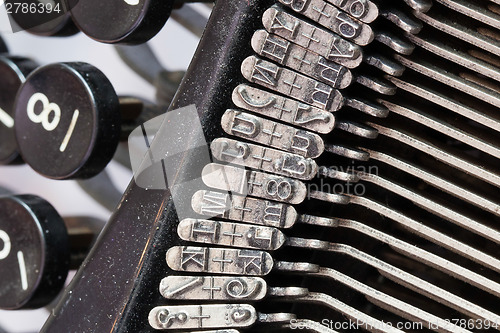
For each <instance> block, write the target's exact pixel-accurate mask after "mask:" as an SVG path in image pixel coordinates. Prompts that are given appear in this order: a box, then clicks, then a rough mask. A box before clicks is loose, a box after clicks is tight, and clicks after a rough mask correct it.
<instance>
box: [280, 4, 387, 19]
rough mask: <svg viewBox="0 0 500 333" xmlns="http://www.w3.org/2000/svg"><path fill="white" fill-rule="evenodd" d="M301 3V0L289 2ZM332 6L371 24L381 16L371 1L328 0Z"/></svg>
mask: <svg viewBox="0 0 500 333" xmlns="http://www.w3.org/2000/svg"><path fill="white" fill-rule="evenodd" d="M288 1H301V0H288ZM327 1H328V2H329V3H331V4H332V5H334V6H336V7H338V8H340V9H342V10H343V11H345V12H347V13H348V14H349V15H351V16H352V17H354V18H357V19H358V20H360V21H362V22H365V23H371V22H373V21H375V20H376V19H377V17H378V15H379V10H378V7H377V6H376V5H375V4H374V3H373V2H371V1H369V0H327Z"/></svg>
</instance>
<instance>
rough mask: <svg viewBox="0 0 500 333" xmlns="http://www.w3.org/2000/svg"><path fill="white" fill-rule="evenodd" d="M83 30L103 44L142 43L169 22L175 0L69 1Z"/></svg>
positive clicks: (75, 20) (74, 15) (72, 12)
mask: <svg viewBox="0 0 500 333" xmlns="http://www.w3.org/2000/svg"><path fill="white" fill-rule="evenodd" d="M67 1H68V4H69V7H70V10H71V14H72V16H73V20H74V22H75V23H76V25H77V26H78V28H80V30H81V31H82V32H83V33H85V34H86V35H88V36H89V37H91V38H93V39H95V40H97V41H99V42H102V43H125V44H140V43H144V42H146V41H148V40H149V39H150V38H152V37H153V36H154V35H156V34H157V33H158V32H159V31H160V30H161V28H162V27H163V25H164V24H165V22H166V21H167V19H168V17H169V15H170V12H171V10H172V6H173V4H174V1H173V0H106V1H103V0H85V1H80V0H67Z"/></svg>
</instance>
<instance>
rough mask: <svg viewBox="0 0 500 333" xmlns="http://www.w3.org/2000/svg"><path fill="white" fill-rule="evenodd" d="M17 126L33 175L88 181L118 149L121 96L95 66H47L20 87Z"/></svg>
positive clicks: (20, 148)
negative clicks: (119, 97) (33, 171)
mask: <svg viewBox="0 0 500 333" xmlns="http://www.w3.org/2000/svg"><path fill="white" fill-rule="evenodd" d="M15 124H16V125H15V133H16V138H17V143H18V147H19V151H20V153H21V155H22V157H23V160H24V161H25V162H26V163H27V164H29V165H30V166H31V167H32V168H33V169H34V170H35V171H37V172H38V173H40V174H41V175H43V176H45V177H48V178H52V179H75V178H80V179H81V178H90V177H92V176H94V175H96V174H98V173H99V172H101V171H102V169H103V168H104V167H105V166H106V165H107V164H108V163H109V161H110V160H111V158H112V157H113V154H114V152H115V150H116V147H117V145H118V141H119V137H120V131H121V128H120V126H121V116H120V111H119V102H118V97H117V96H116V93H115V91H114V89H113V86H112V85H111V83H110V82H109V80H108V79H107V78H106V76H105V75H104V74H103V73H102V72H101V71H99V70H98V69H97V68H95V67H93V66H92V65H89V64H86V63H58V64H52V65H47V66H44V67H41V68H39V69H37V70H35V71H34V72H33V73H31V74H30V75H29V76H28V78H27V79H26V82H25V83H24V84H23V85H22V86H21V88H20V89H19V92H18V95H17V98H16V105H15Z"/></svg>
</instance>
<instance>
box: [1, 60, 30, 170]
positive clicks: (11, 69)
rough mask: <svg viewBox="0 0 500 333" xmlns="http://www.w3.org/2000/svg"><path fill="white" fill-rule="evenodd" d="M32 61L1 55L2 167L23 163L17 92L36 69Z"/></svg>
mask: <svg viewBox="0 0 500 333" xmlns="http://www.w3.org/2000/svg"><path fill="white" fill-rule="evenodd" d="M36 67H37V64H35V63H34V62H33V61H31V60H30V59H26V58H20V57H10V56H8V55H7V54H5V55H3V56H2V55H0V87H1V88H0V165H5V164H16V163H21V162H22V160H21V158H20V156H19V150H18V147H17V142H16V135H15V133H14V104H15V98H16V94H17V91H18V90H19V87H20V86H21V84H22V83H23V82H24V81H25V80H26V76H27V75H28V74H29V73H30V72H31V71H32V70H34V69H35V68H36Z"/></svg>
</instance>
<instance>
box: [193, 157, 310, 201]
mask: <svg viewBox="0 0 500 333" xmlns="http://www.w3.org/2000/svg"><path fill="white" fill-rule="evenodd" d="M202 179H203V182H204V183H205V185H207V186H209V187H212V188H215V189H218V190H224V191H231V192H236V193H240V194H245V195H251V196H255V197H259V198H263V199H269V200H276V201H280V202H286V203H290V204H299V203H301V202H303V201H304V200H305V198H306V195H307V190H306V186H305V184H304V183H303V182H301V181H299V180H296V179H292V178H286V177H281V176H276V175H272V174H266V173H263V172H259V171H250V170H245V169H242V168H239V167H234V166H230V165H222V164H217V163H210V164H207V165H206V166H205V167H204V168H203V171H202Z"/></svg>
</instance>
